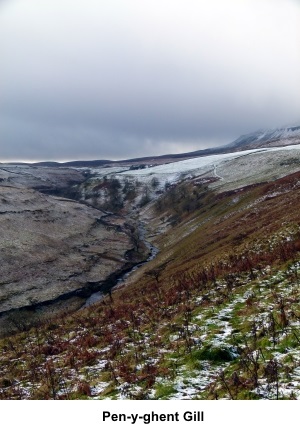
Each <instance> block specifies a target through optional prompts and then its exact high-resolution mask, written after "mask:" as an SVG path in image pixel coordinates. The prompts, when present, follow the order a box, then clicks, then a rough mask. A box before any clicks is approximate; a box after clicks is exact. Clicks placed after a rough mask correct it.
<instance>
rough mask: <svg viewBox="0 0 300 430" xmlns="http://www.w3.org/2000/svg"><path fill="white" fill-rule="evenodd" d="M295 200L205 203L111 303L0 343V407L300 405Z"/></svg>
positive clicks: (264, 196)
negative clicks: (24, 403)
mask: <svg viewBox="0 0 300 430" xmlns="http://www.w3.org/2000/svg"><path fill="white" fill-rule="evenodd" d="M189 187H190V188H189V191H190V193H192V192H193V190H195V188H193V186H192V185H189ZM299 194H300V173H296V174H293V175H290V176H288V177H285V178H282V179H280V180H277V181H276V182H272V183H269V184H261V185H255V186H250V187H247V188H244V189H242V190H239V191H232V192H227V193H223V194H219V195H217V194H213V193H212V192H208V193H206V194H205V195H203V196H202V197H201V198H203V202H202V204H200V205H199V206H200V207H198V208H197V209H195V208H193V210H192V211H191V212H190V213H187V212H184V211H183V212H182V213H181V215H180V218H181V221H180V222H178V223H177V225H175V226H174V227H173V228H172V229H171V230H169V231H168V232H166V233H165V234H164V235H161V236H160V237H158V238H157V243H158V244H159V247H160V249H161V252H160V254H159V255H158V257H157V258H156V259H155V260H154V261H152V262H150V263H149V264H148V265H147V266H146V267H144V268H142V270H141V272H140V278H139V279H138V280H136V281H135V282H133V283H131V284H130V285H128V286H127V287H126V288H123V289H120V290H117V291H115V292H114V293H113V295H112V298H113V300H112V301H111V300H110V299H109V298H108V299H106V300H104V301H103V302H101V303H99V304H98V305H94V306H93V307H91V308H89V309H86V310H84V311H82V312H78V313H76V314H73V315H72V316H65V317H64V318H62V319H60V320H58V321H51V322H49V324H44V325H41V326H39V327H36V328H33V329H31V330H30V331H27V332H24V333H20V334H19V335H17V336H14V337H10V338H7V339H4V340H2V341H1V348H2V353H1V359H0V361H1V374H0V396H1V397H2V398H42V399H46V398H63V399H64V398H68V399H69V398H70V399H73V398H90V397H93V398H100V399H102V398H112V399H115V398H116V399H121V398H139V399H158V398H162V399H171V398H185V399H190V398H193V399H198V398H204V399H215V398H231V399H256V398H291V399H293V398H300V352H299V351H300V329H299V322H300V321H299V320H300V308H299V295H300V294H299V276H300V264H299V251H300V219H299V213H300V211H299V209H300V199H299V197H300V195H299ZM175 203H176V204H175V205H173V210H170V209H168V210H165V213H164V214H159V215H155V218H153V220H152V224H153V225H155V222H158V220H159V218H163V217H165V218H167V217H169V216H172V215H174V213H172V212H174V208H175V210H176V205H180V204H181V202H180V199H179V200H178V201H177V202H175ZM153 216H154V215H153Z"/></svg>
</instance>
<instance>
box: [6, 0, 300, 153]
mask: <svg viewBox="0 0 300 430" xmlns="http://www.w3.org/2000/svg"><path fill="white" fill-rule="evenodd" d="M13 3H14V7H12V8H11V9H10V8H9V7H6V8H4V9H1V8H0V40H1V42H0V54H1V56H2V58H3V59H4V62H3V67H2V68H1V74H0V91H1V100H0V120H1V124H0V139H1V147H0V159H9V158H15V157H16V156H17V157H22V158H24V159H25V158H26V159H76V158H85V159H87V158H126V157H132V156H141V155H151V154H156V153H158V152H159V153H165V152H171V151H172V150H175V151H187V150H193V149H197V148H199V149H200V148H203V147H207V146H214V145H218V144H221V143H228V142H230V141H231V140H233V139H234V138H236V137H237V136H238V135H239V134H241V133H246V132H250V131H253V130H255V129H257V128H265V127H276V126H280V125H283V124H285V123H288V122H293V121H298V120H299V119H300V118H299V116H298V115H299V112H300V101H299V100H300V97H299V94H298V93H297V88H299V85H298V84H299V76H300V59H299V57H298V55H296V52H298V51H296V48H297V46H298V45H297V44H298V40H299V37H300V31H299V29H298V26H297V25H296V22H297V19H296V18H297V17H298V18H299V17H300V6H299V5H298V4H296V3H294V2H293V1H286V0H285V1H283V0H282V1H281V0H277V1H276V2H274V1H273V0H272V1H271V0H260V1H258V0H255V1H253V0H252V1H250V0H249V1H248V0H245V2H243V5H244V6H243V7H242V6H241V4H242V3H239V6H236V2H233V1H231V0H230V1H228V2H226V8H225V6H224V2H222V1H220V0H212V1H211V2H209V4H210V5H212V6H207V4H208V2H200V1H199V2H193V1H192V2H191V3H190V4H189V6H187V3H186V2H183V1H181V0H176V1H173V2H171V1H170V2H169V1H166V2H165V3H164V4H163V5H162V3H161V2H158V1H157V0H153V2H151V3H147V5H148V6H147V7H146V11H144V10H143V8H142V7H141V4H140V3H139V2H137V1H135V0H128V1H127V2H121V1H118V0H111V2H109V3H107V2H102V1H99V2H96V1H94V0H89V1H88V2H83V1H82V2H81V1H78V2H76V4H75V6H74V7H73V8H72V9H70V7H72V5H74V2H70V1H69V0H64V1H63V2H58V1H57V0H52V2H50V1H45V2H43V7H41V6H40V2H38V1H36V0H26V1H25V0H16V1H14V2H13ZM143 4H144V3H143ZM199 5H200V6H201V7H200V6H199ZM200 12H201V14H202V15H203V16H204V18H202V15H201V14H200ZM258 12H260V13H261V15H259V13H258ZM266 12H272V14H269V15H266ZM24 13H25V16H24ZM288 17H291V19H292V21H290V22H288V23H286V19H287V18H288ZM21 18H22V19H21ZM46 18H47V19H46ZM280 20H281V21H280ZM278 23H281V27H280V33H279V34H278ZM17 24H19V26H17V27H14V26H16V25H17ZM4 40H5V42H4ZM297 85H298V86H297ZM197 145H198V146H197Z"/></svg>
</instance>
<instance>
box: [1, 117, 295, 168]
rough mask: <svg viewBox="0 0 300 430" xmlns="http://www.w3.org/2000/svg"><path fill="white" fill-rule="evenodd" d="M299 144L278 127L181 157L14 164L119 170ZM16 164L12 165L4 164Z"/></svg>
mask: <svg viewBox="0 0 300 430" xmlns="http://www.w3.org/2000/svg"><path fill="white" fill-rule="evenodd" d="M299 143H300V125H293V126H288V127H281V128H276V129H265V130H257V131H255V132H253V133H248V134H243V135H241V136H240V137H238V138H237V139H236V140H234V141H233V142H231V143H229V144H226V145H223V146H219V147H215V148H207V149H200V150H198V151H193V152H184V153H181V154H166V155H159V156H148V157H139V158H129V159H126V160H118V161H114V160H88V161H82V160H78V161H67V162H63V163H59V162H56V161H43V162H38V163H17V164H27V165H31V166H40V167H43V166H44V167H77V168H79V167H82V168H85V167H86V168H97V167H104V166H107V167H109V166H122V165H127V166H128V164H132V165H139V164H140V165H156V164H164V163H172V162H175V161H180V160H186V159H188V158H194V157H205V156H207V155H216V154H226V153H229V152H233V151H234V152H235V151H244V150H248V149H257V148H269V147H272V146H287V145H296V144H299ZM5 164H16V163H5Z"/></svg>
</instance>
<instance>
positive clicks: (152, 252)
mask: <svg viewBox="0 0 300 430" xmlns="http://www.w3.org/2000/svg"><path fill="white" fill-rule="evenodd" d="M138 231H139V238H140V240H141V241H142V242H143V243H144V245H145V246H146V248H147V249H148V250H149V256H148V258H147V260H145V261H142V262H141V263H138V264H136V265H135V266H133V267H132V268H131V269H130V270H129V271H128V272H127V273H125V274H124V275H122V276H121V277H120V278H118V279H117V281H116V283H115V284H114V285H113V286H112V287H111V288H110V290H109V292H111V291H113V290H115V289H117V288H118V287H120V286H121V285H123V284H124V282H126V280H127V279H128V278H129V277H130V276H131V275H132V273H133V272H135V271H136V270H137V269H138V268H140V267H142V266H143V265H144V264H146V263H147V262H148V261H151V260H154V258H155V257H156V256H157V254H158V253H159V249H158V248H157V247H156V246H154V245H153V244H152V243H151V242H149V241H148V240H146V239H145V236H146V228H145V223H142V222H141V223H140V224H139V227H138ZM109 292H104V291H97V292H96V293H93V294H91V295H90V297H89V298H88V299H87V300H86V302H85V304H84V305H83V306H82V309H83V308H87V307H88V306H91V305H93V304H94V303H97V302H99V301H100V300H102V299H103V297H105V296H106V295H107V294H109Z"/></svg>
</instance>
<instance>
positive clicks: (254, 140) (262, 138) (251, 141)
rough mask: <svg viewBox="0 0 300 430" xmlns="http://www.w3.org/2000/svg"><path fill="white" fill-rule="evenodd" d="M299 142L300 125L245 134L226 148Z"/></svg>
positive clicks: (253, 147)
mask: <svg viewBox="0 0 300 430" xmlns="http://www.w3.org/2000/svg"><path fill="white" fill-rule="evenodd" d="M297 143H300V126H291V127H282V128H276V129H267V130H258V131H255V132H254V133H248V134H243V135H242V136H240V137H239V138H238V139H236V140H235V141H233V142H232V143H230V144H228V145H225V148H232V149H233V148H235V149H255V148H262V147H263V148H265V147H269V146H286V145H293V144H297Z"/></svg>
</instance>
